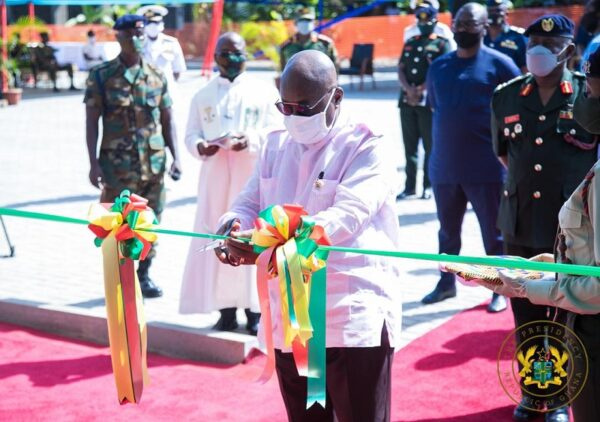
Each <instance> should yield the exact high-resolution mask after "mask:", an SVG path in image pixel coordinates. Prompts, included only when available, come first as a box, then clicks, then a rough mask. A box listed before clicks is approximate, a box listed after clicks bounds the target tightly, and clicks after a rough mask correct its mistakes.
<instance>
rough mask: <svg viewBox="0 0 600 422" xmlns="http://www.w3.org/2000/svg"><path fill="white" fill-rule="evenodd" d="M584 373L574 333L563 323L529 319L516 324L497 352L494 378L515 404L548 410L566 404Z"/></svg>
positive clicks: (582, 355) (576, 392)
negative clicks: (497, 379)
mask: <svg viewBox="0 0 600 422" xmlns="http://www.w3.org/2000/svg"><path fill="white" fill-rule="evenodd" d="M587 375H588V356H587V352H586V350H585V347H584V346H583V343H582V342H581V340H580V339H579V337H577V335H576V334H575V333H574V332H573V330H571V329H570V328H568V327H567V326H565V325H563V324H559V323H557V322H553V321H533V322H529V323H527V324H524V325H522V326H520V327H517V328H516V329H515V330H514V331H512V332H511V333H510V334H509V335H508V336H507V337H506V339H505V340H504V342H503V343H502V346H501V347H500V351H499V353H498V378H499V379H500V384H501V385H502V388H503V389H504V391H505V392H506V394H507V395H508V396H509V397H510V398H511V400H513V401H514V402H515V403H517V404H521V405H522V406H523V407H525V408H527V409H529V410H533V411H538V412H550V411H552V410H555V409H558V408H559V407H562V406H566V405H568V404H570V403H571V402H572V401H573V400H575V398H576V397H577V396H578V395H579V393H581V390H582V389H583V386H584V385H585V382H586V381H587Z"/></svg>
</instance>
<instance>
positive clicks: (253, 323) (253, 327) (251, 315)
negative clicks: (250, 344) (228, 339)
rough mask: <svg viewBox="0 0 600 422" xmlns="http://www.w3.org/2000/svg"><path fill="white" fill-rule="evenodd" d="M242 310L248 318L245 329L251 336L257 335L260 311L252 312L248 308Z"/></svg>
mask: <svg viewBox="0 0 600 422" xmlns="http://www.w3.org/2000/svg"><path fill="white" fill-rule="evenodd" d="M244 312H246V318H247V319H248V322H247V323H246V330H247V331H248V332H249V333H250V335H252V336H255V335H257V334H258V323H259V321H260V313H259V312H252V311H251V310H250V309H244Z"/></svg>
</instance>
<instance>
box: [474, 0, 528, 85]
mask: <svg viewBox="0 0 600 422" xmlns="http://www.w3.org/2000/svg"><path fill="white" fill-rule="evenodd" d="M487 10H488V19H489V24H490V26H489V28H488V31H487V34H486V35H485V38H484V39H483V42H484V43H485V45H487V46H488V47H490V48H493V49H496V50H498V51H499V52H501V53H504V54H506V55H507V56H508V57H510V58H511V59H513V61H514V62H515V64H516V65H517V67H518V68H519V69H521V71H522V72H523V73H526V72H527V67H526V66H525V50H526V49H527V38H526V37H525V35H523V32H524V31H525V30H524V29H523V28H519V27H518V26H512V25H509V24H508V23H507V22H506V14H507V12H508V0H487Z"/></svg>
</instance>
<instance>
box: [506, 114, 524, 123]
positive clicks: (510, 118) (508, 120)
mask: <svg viewBox="0 0 600 422" xmlns="http://www.w3.org/2000/svg"><path fill="white" fill-rule="evenodd" d="M520 120H521V116H519V115H518V114H513V115H511V116H506V117H505V118H504V124H506V125H507V124H510V123H515V122H518V121H520Z"/></svg>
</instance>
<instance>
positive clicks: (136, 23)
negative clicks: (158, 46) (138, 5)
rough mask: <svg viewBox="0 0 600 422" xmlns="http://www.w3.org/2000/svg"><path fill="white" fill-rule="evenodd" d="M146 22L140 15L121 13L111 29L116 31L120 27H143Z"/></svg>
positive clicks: (120, 28)
mask: <svg viewBox="0 0 600 422" xmlns="http://www.w3.org/2000/svg"><path fill="white" fill-rule="evenodd" d="M145 24H146V18H145V17H143V16H140V15H123V16H121V17H120V18H119V19H117V21H116V22H115V24H114V26H113V29H116V30H118V31H120V30H122V29H135V28H143V27H144V25H145Z"/></svg>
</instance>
